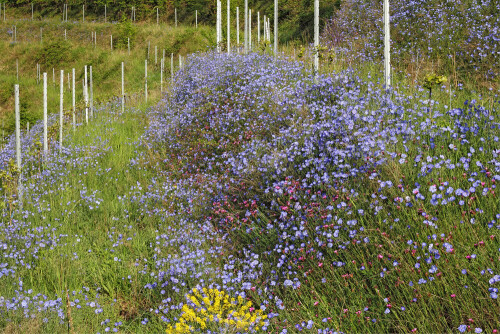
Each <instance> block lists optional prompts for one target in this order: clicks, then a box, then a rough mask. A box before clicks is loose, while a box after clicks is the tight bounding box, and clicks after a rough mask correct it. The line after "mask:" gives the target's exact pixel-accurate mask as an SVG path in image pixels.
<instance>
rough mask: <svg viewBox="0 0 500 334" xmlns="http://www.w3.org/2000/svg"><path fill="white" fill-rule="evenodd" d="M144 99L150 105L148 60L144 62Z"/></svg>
mask: <svg viewBox="0 0 500 334" xmlns="http://www.w3.org/2000/svg"><path fill="white" fill-rule="evenodd" d="M144 98H145V101H146V103H148V60H147V59H146V60H145V61H144Z"/></svg>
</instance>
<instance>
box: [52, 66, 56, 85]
mask: <svg viewBox="0 0 500 334" xmlns="http://www.w3.org/2000/svg"><path fill="white" fill-rule="evenodd" d="M52 84H53V85H54V87H55V86H56V70H55V69H54V68H53V67H52Z"/></svg>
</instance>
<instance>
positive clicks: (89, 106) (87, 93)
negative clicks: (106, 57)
mask: <svg viewBox="0 0 500 334" xmlns="http://www.w3.org/2000/svg"><path fill="white" fill-rule="evenodd" d="M170 62H171V63H170V75H171V80H172V81H173V78H174V54H173V53H172V54H171V55H170ZM160 64H161V65H160V66H161V74H160V81H161V83H160V87H161V88H160V89H161V91H162V92H163V81H164V80H163V71H164V68H165V50H163V57H162V58H161V61H160ZM182 66H183V63H182V56H181V55H179V68H182ZM52 72H53V73H52V74H53V80H54V81H55V70H54V69H53V71H52ZM37 75H38V76H39V75H40V66H39V65H38V64H37ZM68 77H69V73H68ZM93 87H94V86H93V75H92V66H87V65H85V67H84V79H83V80H82V88H83V100H84V103H85V123H86V124H88V121H89V118H92V117H93V115H94V89H93ZM71 90H72V98H73V99H72V121H73V131H74V130H76V90H75V69H74V68H73V69H72V89H71ZM59 96H60V98H59V150H60V152H62V148H63V145H62V144H63V115H64V70H61V71H60V95H59ZM144 98H145V102H146V103H147V102H148V60H147V59H146V60H145V61H144ZM14 102H15V127H16V132H15V133H16V163H17V166H18V168H19V169H20V168H21V124H20V107H19V106H20V104H19V85H18V84H15V85H14ZM121 109H122V112H123V111H124V110H125V63H124V62H122V63H121ZM47 123H48V116H47V72H44V73H43V151H44V153H45V154H46V153H47V152H48V149H49V147H48V138H47Z"/></svg>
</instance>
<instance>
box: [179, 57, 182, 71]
mask: <svg viewBox="0 0 500 334" xmlns="http://www.w3.org/2000/svg"><path fill="white" fill-rule="evenodd" d="M180 70H182V56H181V55H179V71H180Z"/></svg>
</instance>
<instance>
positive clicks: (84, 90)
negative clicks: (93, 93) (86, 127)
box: [83, 65, 89, 124]
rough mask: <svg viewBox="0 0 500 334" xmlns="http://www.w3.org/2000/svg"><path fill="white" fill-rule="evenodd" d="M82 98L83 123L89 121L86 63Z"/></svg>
mask: <svg viewBox="0 0 500 334" xmlns="http://www.w3.org/2000/svg"><path fill="white" fill-rule="evenodd" d="M83 80H84V81H83V98H84V100H85V124H88V123H89V108H88V105H89V91H88V87H87V82H88V79H87V65H85V79H83Z"/></svg>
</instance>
